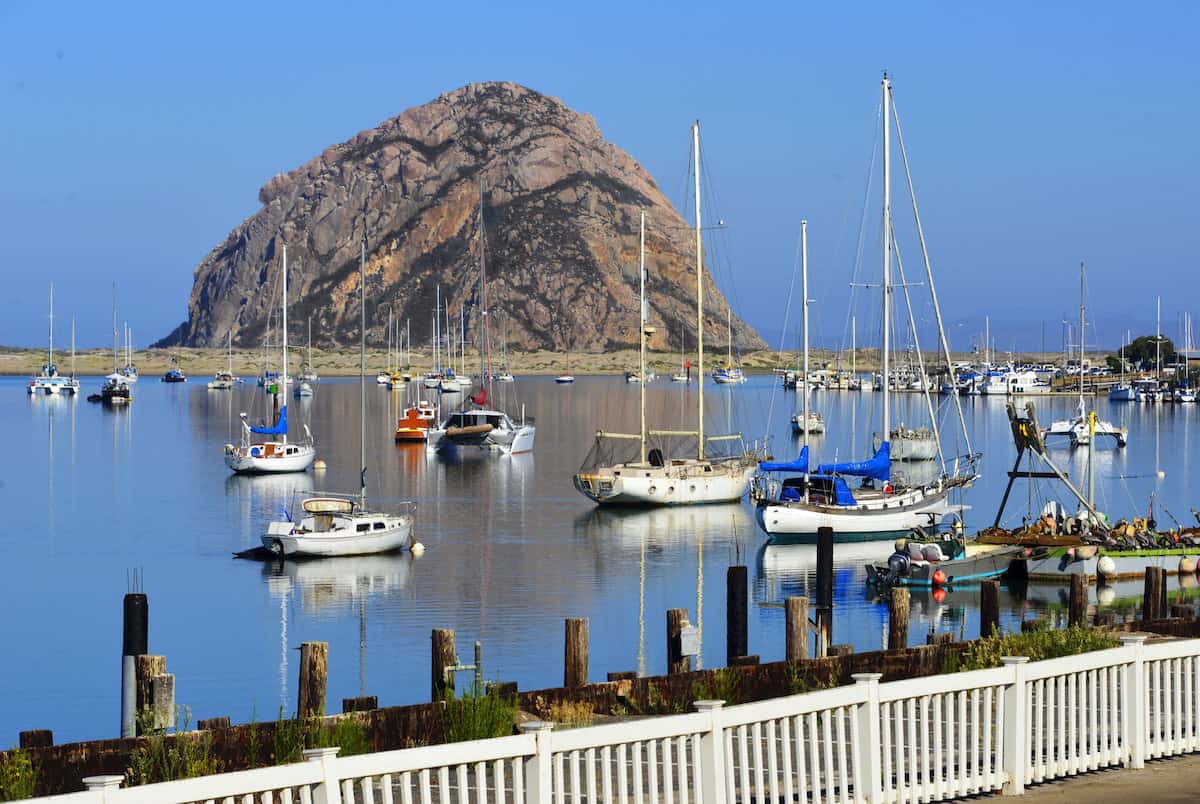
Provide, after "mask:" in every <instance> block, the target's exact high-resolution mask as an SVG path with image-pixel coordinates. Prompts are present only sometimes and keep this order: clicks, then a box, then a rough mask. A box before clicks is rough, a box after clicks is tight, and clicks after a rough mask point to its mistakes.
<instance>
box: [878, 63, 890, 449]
mask: <svg viewBox="0 0 1200 804" xmlns="http://www.w3.org/2000/svg"><path fill="white" fill-rule="evenodd" d="M888 86H889V79H888V75H887V73H884V74H883V366H882V367H883V433H882V435H881V437H880V441H887V440H888V439H890V438H891V436H892V429H891V428H892V420H891V411H890V410H889V407H888V406H889V404H890V403H891V399H890V393H889V390H888V386H889V384H890V383H889V379H890V378H889V376H888V374H889V371H890V367H889V365H888V348H889V347H890V343H889V337H888V336H889V334H890V333H889V331H888V330H889V329H890V327H889V324H888V322H889V319H890V317H891V310H890V305H891V292H892V290H891V287H890V286H889V285H890V283H891V274H892V140H891V134H892V131H891V112H890V107H889V105H888Z"/></svg>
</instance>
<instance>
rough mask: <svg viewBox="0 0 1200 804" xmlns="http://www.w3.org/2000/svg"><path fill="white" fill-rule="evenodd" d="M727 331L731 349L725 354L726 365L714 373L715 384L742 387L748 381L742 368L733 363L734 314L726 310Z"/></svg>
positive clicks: (727, 308)
mask: <svg viewBox="0 0 1200 804" xmlns="http://www.w3.org/2000/svg"><path fill="white" fill-rule="evenodd" d="M725 329H726V331H727V332H728V333H729V348H728V350H727V351H726V353H725V365H723V366H721V367H720V368H718V369H717V370H716V371H714V372H713V374H712V378H713V382H715V383H717V384H718V385H741V384H742V383H744V382H745V381H746V375H745V374H743V373H742V367H741V366H740V365H736V364H735V363H734V362H733V312H732V311H731V310H730V309H729V307H726V308H725Z"/></svg>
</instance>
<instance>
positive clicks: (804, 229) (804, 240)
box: [793, 221, 808, 449]
mask: <svg viewBox="0 0 1200 804" xmlns="http://www.w3.org/2000/svg"><path fill="white" fill-rule="evenodd" d="M800 292H801V293H802V294H804V295H803V298H804V304H803V305H802V306H801V308H800V309H801V310H802V311H803V314H804V319H803V326H802V327H801V328H802V330H803V331H804V363H803V366H802V367H801V371H802V372H803V375H802V376H803V378H804V379H803V385H801V386H800V391H801V394H802V395H803V396H804V410H803V414H804V442H803V446H804V448H805V449H807V448H808V221H800ZM793 410H794V408H793Z"/></svg>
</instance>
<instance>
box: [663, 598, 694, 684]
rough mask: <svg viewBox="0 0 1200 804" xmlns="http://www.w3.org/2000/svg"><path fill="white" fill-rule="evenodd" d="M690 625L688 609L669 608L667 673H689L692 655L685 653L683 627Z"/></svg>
mask: <svg viewBox="0 0 1200 804" xmlns="http://www.w3.org/2000/svg"><path fill="white" fill-rule="evenodd" d="M685 625H688V610H687V609H667V674H668V675H674V674H676V673H688V672H691V669H692V657H691V656H684V655H683V638H682V632H683V627H684V626H685Z"/></svg>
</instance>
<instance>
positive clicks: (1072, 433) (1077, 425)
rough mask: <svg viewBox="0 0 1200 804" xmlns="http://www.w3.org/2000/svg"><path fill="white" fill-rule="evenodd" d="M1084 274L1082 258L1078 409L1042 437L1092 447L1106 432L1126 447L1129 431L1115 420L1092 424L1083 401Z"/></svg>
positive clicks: (1055, 422)
mask: <svg viewBox="0 0 1200 804" xmlns="http://www.w3.org/2000/svg"><path fill="white" fill-rule="evenodd" d="M1084 278H1085V273H1084V266H1083V263H1082V262H1081V263H1079V408H1078V410H1079V412H1078V414H1077V415H1076V416H1075V417H1074V418H1073V419H1059V420H1058V421H1052V422H1051V423H1050V426H1049V427H1047V428H1046V429H1045V430H1044V431H1043V432H1042V437H1043V438H1049V437H1050V436H1056V437H1065V438H1067V440H1068V441H1070V443H1071V446H1072V447H1090V445H1091V443H1092V439H1093V438H1094V437H1095V436H1105V437H1107V438H1112V439H1113V440H1114V441H1116V442H1117V446H1118V447H1123V446H1125V443H1126V441H1127V440H1128V433H1127V432H1126V430H1125V428H1123V427H1117V426H1115V425H1114V424H1112V422H1106V421H1101V420H1099V419H1097V420H1096V421H1095V423H1094V425H1093V423H1092V421H1091V419H1090V418H1089V417H1088V415H1087V403H1086V402H1085V401H1084V393H1083V379H1084V376H1085V375H1086V372H1084V370H1083V361H1084V340H1085V339H1084V337H1083V333H1084V332H1085V329H1084V324H1085V322H1086V317H1087V307H1086V300H1085V299H1086V297H1085V295H1084V288H1085V284H1084Z"/></svg>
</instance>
